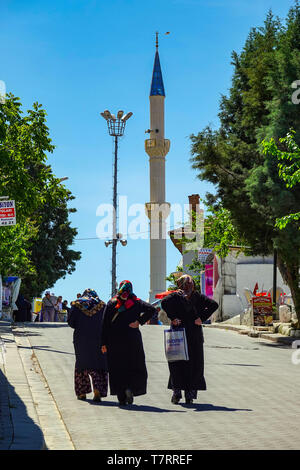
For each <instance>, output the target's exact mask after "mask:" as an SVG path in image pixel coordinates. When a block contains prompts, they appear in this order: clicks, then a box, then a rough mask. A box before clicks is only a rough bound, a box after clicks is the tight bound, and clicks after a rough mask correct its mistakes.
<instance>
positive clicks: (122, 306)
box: [111, 280, 139, 312]
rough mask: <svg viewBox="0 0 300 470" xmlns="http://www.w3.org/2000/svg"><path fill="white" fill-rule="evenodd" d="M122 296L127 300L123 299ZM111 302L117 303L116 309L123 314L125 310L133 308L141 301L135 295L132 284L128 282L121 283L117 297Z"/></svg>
mask: <svg viewBox="0 0 300 470" xmlns="http://www.w3.org/2000/svg"><path fill="white" fill-rule="evenodd" d="M121 296H123V297H126V298H124V299H122V298H121ZM111 300H112V302H115V303H116V305H115V307H116V309H117V310H118V311H119V312H122V311H123V310H127V309H128V308H130V307H132V306H133V305H134V304H135V301H136V300H139V299H138V298H137V296H136V295H135V294H134V293H133V289H132V284H131V282H130V281H127V280H126V281H122V282H121V283H120V285H119V289H118V292H117V295H115V297H113V298H112V299H111Z"/></svg>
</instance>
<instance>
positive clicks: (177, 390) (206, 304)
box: [161, 274, 218, 404]
mask: <svg viewBox="0 0 300 470" xmlns="http://www.w3.org/2000/svg"><path fill="white" fill-rule="evenodd" d="M177 286H178V290H177V291H174V292H172V293H170V294H169V295H168V296H167V297H165V298H164V299H163V300H162V301H161V306H162V309H163V310H164V311H165V312H166V313H167V315H168V317H169V319H170V320H171V328H172V329H178V328H184V329H185V333H186V339H187V346H188V356H189V360H188V361H174V362H168V366H169V372H170V376H169V383H168V388H169V389H171V390H173V396H172V399H171V401H172V403H174V404H178V403H179V401H180V399H181V398H182V391H183V390H184V393H185V402H186V403H188V404H190V403H193V399H196V398H197V391H198V390H206V382H205V378H204V352H203V342H204V337H203V329H202V323H203V322H205V321H206V320H207V319H208V318H209V317H210V316H211V315H212V314H213V312H214V311H215V310H217V308H218V303H217V302H215V301H214V300H213V299H210V298H209V297H207V296H205V295H203V294H201V293H200V292H198V291H196V289H195V283H194V280H193V278H192V277H191V276H189V275H187V274H186V275H183V276H181V277H180V278H179V279H178V280H177Z"/></svg>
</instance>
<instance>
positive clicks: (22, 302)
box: [15, 294, 32, 322]
mask: <svg viewBox="0 0 300 470" xmlns="http://www.w3.org/2000/svg"><path fill="white" fill-rule="evenodd" d="M16 306H17V307H18V310H15V321H16V322H28V321H31V310H32V307H31V303H30V302H29V300H26V299H25V298H24V296H23V295H22V294H19V295H18V298H17V300H16Z"/></svg>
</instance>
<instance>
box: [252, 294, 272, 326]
mask: <svg viewBox="0 0 300 470" xmlns="http://www.w3.org/2000/svg"><path fill="white" fill-rule="evenodd" d="M252 314H253V325H254V326H271V325H273V306H272V299H271V297H267V296H265V297H252Z"/></svg>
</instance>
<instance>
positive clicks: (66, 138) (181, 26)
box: [0, 0, 293, 301]
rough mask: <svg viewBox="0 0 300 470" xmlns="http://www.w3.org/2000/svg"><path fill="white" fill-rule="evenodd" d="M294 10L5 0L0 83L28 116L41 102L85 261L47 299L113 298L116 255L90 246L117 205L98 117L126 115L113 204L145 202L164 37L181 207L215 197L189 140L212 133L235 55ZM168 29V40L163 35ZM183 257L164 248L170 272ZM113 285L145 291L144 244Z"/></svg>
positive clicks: (169, 0) (169, 131)
mask: <svg viewBox="0 0 300 470" xmlns="http://www.w3.org/2000/svg"><path fill="white" fill-rule="evenodd" d="M292 4H293V1H292V0H290V1H289V0H288V1H287V0H286V1H285V2H282V0H212V1H208V0H207V1H205V0H153V1H151V2H146V1H143V0H110V1H104V0H51V1H49V0H43V1H42V2H41V1H40V0H35V1H33V0H26V1H24V0H1V5H0V17H1V23H0V24H1V28H0V43H1V46H2V47H1V66H0V80H4V81H5V83H6V88H7V91H9V92H12V93H13V94H15V95H16V96H19V97H20V98H21V101H22V104H23V109H24V111H26V110H27V109H28V108H30V107H31V106H32V103H33V102H35V101H38V102H39V103H41V104H42V105H43V107H44V108H45V109H46V111H47V114H48V117H47V123H48V127H49V128H50V134H51V138H52V140H53V143H54V144H55V145H56V149H55V151H54V154H53V155H51V156H50V157H49V163H50V164H51V165H52V167H53V170H54V173H55V174H56V175H57V176H58V177H64V176H68V178H69V179H68V181H66V182H65V184H66V186H67V187H68V188H69V189H70V190H71V191H72V193H73V194H74V196H75V197H76V199H75V200H74V201H73V207H76V208H77V212H76V213H75V214H72V215H71V220H72V225H73V226H74V227H77V228H78V235H77V239H78V240H76V243H75V244H74V248H75V249H77V250H79V251H81V252H82V259H81V260H80V261H79V262H78V263H77V269H76V271H75V272H74V273H73V274H72V275H70V276H67V277H66V278H65V279H63V280H60V281H58V282H57V283H56V285H55V287H54V288H52V289H51V290H52V291H54V292H55V293H56V294H57V295H62V296H63V297H64V298H66V299H68V300H69V301H70V300H72V299H73V298H75V296H76V293H77V292H81V291H83V289H85V288H87V287H91V288H93V289H96V290H97V292H98V294H99V296H100V297H101V298H103V299H104V300H105V301H106V300H108V298H109V297H110V287H111V277H110V270H111V249H110V248H106V247H105V246H104V241H103V240H99V239H94V240H79V239H80V238H93V237H96V227H97V224H98V222H99V221H100V219H99V217H97V216H96V209H97V207H98V206H99V204H103V203H111V202H112V150H113V146H112V138H111V137H109V135H108V133H107V129H106V123H105V121H104V120H103V119H102V118H101V116H100V114H99V113H100V112H101V111H103V110H104V109H110V110H111V111H112V112H116V111H117V110H118V109H123V110H124V111H132V112H133V117H132V118H131V119H130V120H129V121H128V123H127V127H126V135H125V137H124V138H123V139H122V141H121V142H120V149H119V186H118V192H119V195H122V196H127V197H128V204H129V205H130V204H134V203H140V204H143V203H144V202H148V201H149V162H148V156H147V155H146V154H145V151H144V140H145V138H146V134H145V130H146V129H148V128H149V124H150V122H149V91H150V83H151V76H152V68H153V61H154V54H155V31H159V32H160V33H161V35H160V48H159V52H160V61H161V67H162V73H163V79H164V86H165V91H166V100H165V118H166V122H165V134H166V138H169V139H170V140H171V149H170V152H169V154H168V155H167V161H166V200H167V201H168V202H170V203H171V204H174V203H178V204H182V205H183V204H186V203H187V202H188V195H189V194H195V193H199V194H200V196H201V197H204V195H205V193H206V192H207V191H213V189H214V188H213V187H212V186H211V185H209V184H206V183H203V182H201V181H200V180H198V179H197V178H196V173H195V171H194V170H192V169H191V165H190V162H189V158H190V140H189V135H190V134H192V133H197V132H198V131H200V130H202V129H203V128H204V127H205V126H206V125H208V124H211V125H213V126H214V127H217V126H218V105H219V100H220V96H221V94H226V93H227V91H228V89H229V87H230V81H231V76H232V66H231V65H230V61H231V52H232V51H233V50H236V51H237V52H239V51H240V50H241V48H242V47H243V45H244V42H245V40H246V37H247V35H248V33H249V31H250V28H251V27H254V26H258V27H259V26H261V25H262V24H263V21H264V19H265V16H266V14H267V12H268V10H269V9H270V8H272V10H273V12H274V14H275V15H278V16H279V17H281V18H284V17H286V14H287V11H288V9H289V7H290V6H292ZM166 31H170V33H171V34H170V35H168V36H165V35H164V33H165V32H166ZM179 259H180V256H179V252H178V251H177V250H176V249H175V248H174V246H173V244H172V243H171V242H170V241H167V272H168V273H169V272H171V271H174V270H175V268H176V266H177V264H178V261H179ZM117 260H118V266H117V275H118V281H121V280H123V279H130V280H131V281H132V282H133V285H134V290H135V292H136V294H137V295H138V296H139V297H141V298H144V299H147V297H148V292H149V240H143V239H140V240H130V239H129V241H128V245H127V246H126V247H122V246H119V248H118V258H117Z"/></svg>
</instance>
